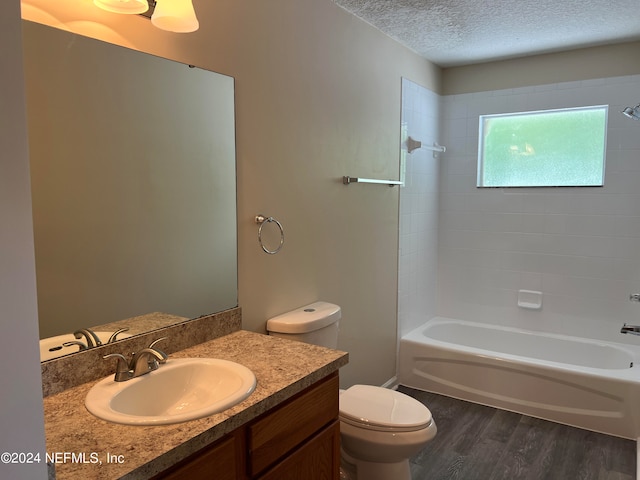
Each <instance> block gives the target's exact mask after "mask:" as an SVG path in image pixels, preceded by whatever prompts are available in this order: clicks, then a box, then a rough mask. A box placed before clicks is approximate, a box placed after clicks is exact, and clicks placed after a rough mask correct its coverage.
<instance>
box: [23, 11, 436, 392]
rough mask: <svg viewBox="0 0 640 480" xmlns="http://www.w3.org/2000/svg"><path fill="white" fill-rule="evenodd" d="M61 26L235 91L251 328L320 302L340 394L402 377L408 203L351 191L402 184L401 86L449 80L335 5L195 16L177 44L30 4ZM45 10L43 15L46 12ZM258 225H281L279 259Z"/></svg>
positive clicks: (174, 39) (103, 19)
mask: <svg viewBox="0 0 640 480" xmlns="http://www.w3.org/2000/svg"><path fill="white" fill-rule="evenodd" d="M23 7H24V9H23V16H24V18H27V19H31V20H34V21H41V22H46V23H49V24H52V25H56V24H57V25H58V26H61V27H62V28H67V29H69V30H72V31H75V32H77V33H82V34H86V35H89V36H93V37H96V38H100V39H103V40H107V41H111V42H113V43H117V44H121V45H125V46H131V47H133V48H136V49H138V50H141V51H146V52H149V53H153V54H156V55H160V56H164V57H167V58H172V59H176V60H180V61H182V62H185V63H190V64H195V65H197V66H200V67H202V68H206V69H210V70H214V71H218V72H220V73H224V74H227V75H231V76H233V77H235V79H236V83H235V85H236V135H237V161H238V234H239V245H238V247H239V298H240V306H241V307H242V309H243V318H244V327H245V328H247V329H250V330H255V331H264V326H265V321H266V320H267V319H268V318H269V317H271V316H273V315H276V314H279V313H282V312H285V311H287V310H290V309H293V308H296V307H298V306H300V305H303V304H306V303H311V302H313V301H316V300H326V301H330V302H334V303H337V304H339V305H341V306H342V308H343V320H342V323H341V337H340V345H339V346H340V348H342V349H344V350H347V351H349V353H350V355H351V357H350V364H349V365H348V366H347V367H345V368H344V369H343V370H342V378H343V385H348V384H352V383H355V382H362V383H372V384H382V383H384V382H386V381H387V380H389V379H390V378H392V377H393V376H394V374H395V348H396V347H395V345H396V342H395V336H396V317H397V272H398V189H397V188H389V187H387V186H371V185H350V186H344V185H342V184H341V183H340V182H341V178H342V176H343V175H351V176H363V177H374V178H396V179H397V178H398V174H399V172H398V170H399V164H398V159H399V147H400V145H399V132H400V85H401V83H400V79H401V77H407V78H409V79H411V80H413V81H415V82H416V83H419V84H421V85H423V86H425V87H427V88H430V89H432V90H435V91H438V90H439V89H440V85H439V73H440V72H439V69H438V68H437V67H434V66H433V65H431V64H429V63H428V62H426V61H424V60H423V59H421V58H419V57H418V56H417V55H415V54H414V53H413V52H411V51H409V50H408V49H406V48H404V47H402V46H400V45H399V44H397V43H396V42H394V41H392V40H391V39H389V38H388V37H386V36H384V35H382V34H381V33H380V32H379V31H377V30H376V29H374V28H372V27H370V26H368V25H366V24H365V23H363V22H361V21H359V20H357V19H355V18H354V17H352V16H351V15H350V14H348V13H347V12H345V11H344V10H342V9H341V8H339V7H338V6H336V5H335V4H334V3H333V2H332V1H330V0H288V1H287V0H280V1H269V2H253V1H252V2H249V1H246V0H243V1H237V0H221V1H216V2H197V1H196V2H195V8H196V10H197V12H198V16H199V20H200V30H199V31H198V32H196V33H194V34H189V35H179V34H171V33H167V32H162V31H159V30H157V29H155V28H153V27H152V26H151V25H150V23H149V22H148V20H146V19H143V18H140V17H135V18H133V17H126V18H125V17H124V16H118V15H114V14H109V13H106V12H102V11H100V10H99V9H97V8H95V7H94V6H93V5H92V4H91V2H81V1H79V0H65V1H60V2H46V1H45V0H29V1H28V2H23ZM45 7H46V9H47V11H46V13H43V9H44V8H45ZM258 213H264V214H265V215H272V216H274V217H276V218H277V219H278V220H279V221H280V222H282V224H283V225H284V228H285V232H286V242H285V246H284V248H283V250H282V251H281V252H280V253H279V254H278V255H273V256H269V255H266V254H265V253H263V252H262V251H261V249H260V248H259V246H258V244H257V238H256V235H257V226H256V225H255V223H253V217H254V216H255V215H256V214H258Z"/></svg>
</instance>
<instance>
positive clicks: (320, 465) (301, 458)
mask: <svg viewBox="0 0 640 480" xmlns="http://www.w3.org/2000/svg"><path fill="white" fill-rule="evenodd" d="M338 478H340V422H339V421H338V420H335V421H334V422H333V423H332V424H330V425H329V426H328V427H326V428H325V429H324V430H322V431H321V432H320V433H318V434H316V436H315V437H313V438H312V439H311V440H309V441H308V442H307V443H305V444H304V445H303V446H302V447H301V448H300V449H298V450H295V451H294V452H293V453H292V454H291V455H290V456H289V457H287V459H286V460H284V461H283V462H281V463H279V464H278V465H276V466H275V467H273V468H272V469H271V470H269V471H268V472H267V473H266V474H265V475H263V476H262V477H260V480H300V479H304V480H331V479H336V480H337V479H338Z"/></svg>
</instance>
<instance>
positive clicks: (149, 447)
mask: <svg viewBox="0 0 640 480" xmlns="http://www.w3.org/2000/svg"><path fill="white" fill-rule="evenodd" d="M170 357H171V358H187V357H211V358H221V359H225V360H231V361H234V362H237V363H240V364H242V365H245V366H246V367H248V368H249V369H251V370H252V371H253V372H254V374H255V375H256V378H257V387H256V390H255V391H254V392H253V393H252V394H251V395H250V396H249V397H248V398H247V399H246V400H244V401H243V402H241V403H239V404H238V405H236V406H234V407H232V408H230V409H228V410H225V411H223V412H220V413H217V414H214V415H211V416H209V417H205V418H201V419H198V420H192V421H188V422H184V423H178V424H174V425H164V426H128V425H118V424H114V423H109V422H106V421H104V420H100V419H98V418H96V417H94V416H93V415H91V414H90V413H89V412H88V411H87V410H86V408H85V406H84V400H85V397H86V395H87V392H88V391H89V390H90V388H91V387H92V386H93V385H94V384H95V383H97V382H96V381H92V382H89V383H85V384H83V385H80V386H77V387H74V388H71V389H69V390H65V391H63V392H61V393H58V394H56V395H52V396H49V397H46V398H45V399H44V409H45V431H46V441H47V453H48V455H49V459H54V460H56V461H55V475H56V476H55V478H56V479H58V480H68V479H73V480H74V479H82V480H84V479H86V478H92V479H109V480H111V479H116V478H123V477H124V478H127V479H146V478H149V477H151V476H153V475H155V474H157V473H159V472H162V471H164V470H166V469H167V468H169V467H171V466H172V465H174V464H175V463H177V462H179V461H180V460H182V459H184V458H186V457H188V456H189V455H191V454H193V453H195V452H197V451H198V450H200V449H202V448H203V447H205V446H207V445H209V444H211V443H213V442H214V441H216V440H218V439H219V438H221V437H223V436H224V435H226V434H227V433H229V432H232V431H233V430H235V429H237V428H238V427H241V426H242V425H244V424H246V423H248V422H250V421H251V420H253V419H254V418H256V417H257V416H258V415H260V414H262V413H264V412H266V411H267V410H269V409H271V408H273V407H275V406H277V405H278V404H280V403H281V402H283V401H285V400H287V399H289V398H291V397H292V396H293V395H295V394H297V393H299V392H301V391H302V390H304V389H305V388H306V387H308V386H310V385H312V384H314V383H315V382H317V381H319V380H321V379H322V378H324V377H326V376H327V375H330V374H331V373H333V372H336V371H337V370H338V369H339V368H340V367H342V366H344V365H346V363H347V362H348V354H347V353H345V352H341V351H337V350H331V349H327V348H323V347H318V346H315V345H308V344H304V343H300V342H293V341H289V340H283V339H280V338H276V337H271V336H268V335H262V334H259V333H254V332H248V331H244V330H240V331H237V332H234V333H231V334H229V335H225V336H223V337H220V338H217V339H215V340H212V341H209V342H206V343H202V344H199V345H196V346H193V347H190V348H187V349H185V350H182V351H179V352H176V353H174V354H172V355H171V356H170ZM160 368H162V367H160ZM149 401H153V399H149ZM65 452H66V454H67V456H66V457H65V456H64V455H65ZM71 453H73V454H75V457H72V456H71Z"/></svg>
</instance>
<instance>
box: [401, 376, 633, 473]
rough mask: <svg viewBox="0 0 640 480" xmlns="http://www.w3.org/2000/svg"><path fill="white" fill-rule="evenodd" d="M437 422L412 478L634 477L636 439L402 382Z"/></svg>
mask: <svg viewBox="0 0 640 480" xmlns="http://www.w3.org/2000/svg"><path fill="white" fill-rule="evenodd" d="M398 390H399V391H401V392H403V393H406V394H408V395H410V396H412V397H413V398H416V399H417V400H419V401H421V402H422V403H424V404H425V405H427V407H428V408H429V410H431V413H432V415H433V418H434V419H435V421H436V425H437V427H438V433H437V435H436V437H435V438H434V439H433V440H432V441H431V442H429V443H428V444H427V446H426V447H425V448H424V449H423V450H422V451H421V452H420V453H418V454H417V455H416V456H415V457H413V458H411V460H410V463H411V473H412V477H413V480H634V479H635V478H636V476H635V473H636V443H635V442H634V441H632V440H625V439H622V438H618V437H612V436H609V435H603V434H599V433H594V432H590V431H588V430H582V429H579V428H574V427H568V426H566V425H560V424H557V423H553V422H548V421H545V420H540V419H537V418H532V417H527V416H525V415H520V414H517V413H513V412H507V411H504V410H498V409H495V408H491V407H486V406H483V405H477V404H474V403H469V402H464V401H461V400H456V399H453V398H449V397H445V396H442V395H436V394H433V393H427V392H422V391H419V390H415V389H411V388H407V387H403V386H401V387H399V388H398Z"/></svg>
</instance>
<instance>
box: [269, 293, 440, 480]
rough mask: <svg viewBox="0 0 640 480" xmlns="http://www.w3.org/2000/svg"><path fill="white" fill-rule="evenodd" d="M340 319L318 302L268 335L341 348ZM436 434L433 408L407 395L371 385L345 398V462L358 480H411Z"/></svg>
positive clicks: (281, 320)
mask: <svg viewBox="0 0 640 480" xmlns="http://www.w3.org/2000/svg"><path fill="white" fill-rule="evenodd" d="M340 318H341V310H340V307H339V306H337V305H333V304H331V303H327V302H315V303H312V304H311V305H306V306H304V307H300V308H298V309H296V310H293V311H292V312H287V313H284V314H282V315H278V316H277V317H274V318H272V319H270V320H269V321H267V331H268V332H269V334H270V335H274V336H279V337H283V338H289V339H290V340H296V341H301V342H306V343H311V344H314V345H320V346H324V347H328V348H336V346H337V343H338V325H339V320H340ZM436 431H437V428H436V424H435V421H434V420H433V418H432V417H431V412H430V411H429V409H428V408H427V407H426V406H425V405H423V404H422V403H420V402H418V401H417V400H415V399H414V398H411V397H410V396H408V395H405V394H403V393H400V392H396V391H393V390H389V389H387V388H383V387H376V386H371V385H353V386H352V387H350V388H348V389H346V390H343V391H341V393H340V437H341V441H342V447H341V451H342V457H343V460H344V461H346V462H347V463H348V464H351V465H353V466H354V467H355V472H356V479H357V480H410V479H411V472H410V469H409V458H410V457H412V456H413V455H415V454H416V453H418V452H419V451H420V450H421V449H422V448H423V447H424V445H425V444H426V443H427V442H428V441H429V440H431V439H432V438H433V437H434V436H435V435H436ZM345 475H346V474H345Z"/></svg>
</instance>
